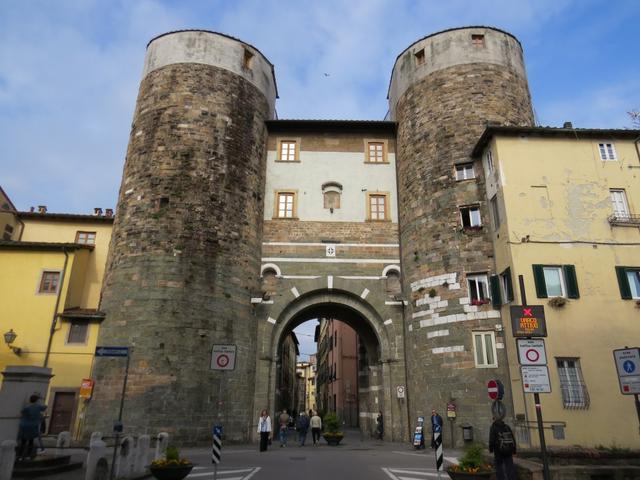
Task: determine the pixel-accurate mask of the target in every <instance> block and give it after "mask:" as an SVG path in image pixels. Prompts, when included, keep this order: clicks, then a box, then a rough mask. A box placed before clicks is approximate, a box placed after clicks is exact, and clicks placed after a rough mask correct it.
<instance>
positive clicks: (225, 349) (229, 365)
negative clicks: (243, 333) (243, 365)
mask: <svg viewBox="0 0 640 480" xmlns="http://www.w3.org/2000/svg"><path fill="white" fill-rule="evenodd" d="M235 366H236V346H235V345H214V346H213V349H212V350H211V369H212V370H233V369H234V368H235Z"/></svg>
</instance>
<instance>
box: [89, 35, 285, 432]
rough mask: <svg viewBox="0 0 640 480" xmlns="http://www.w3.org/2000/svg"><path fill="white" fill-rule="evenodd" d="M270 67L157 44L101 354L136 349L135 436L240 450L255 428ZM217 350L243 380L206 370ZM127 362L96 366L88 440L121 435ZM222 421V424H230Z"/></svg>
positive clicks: (256, 60)
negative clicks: (225, 441) (232, 356)
mask: <svg viewBox="0 0 640 480" xmlns="http://www.w3.org/2000/svg"><path fill="white" fill-rule="evenodd" d="M276 96H277V91H276V83H275V77H274V72H273V66H272V65H271V63H270V62H269V61H268V60H267V59H266V58H265V57H264V56H263V55H262V54H261V53H260V52H259V51H258V50H256V49H255V48H253V47H252V46H250V45H248V44H246V43H244V42H242V41H239V40H237V39H234V38H231V37H227V36H224V35H221V34H217V33H212V32H206V31H179V32H172V33H169V34H165V35H162V36H159V37H157V38H155V39H153V40H152V41H151V42H150V43H149V45H148V48H147V55H146V59H145V66H144V72H143V79H142V82H141V85H140V91H139V96H138V101H137V105H136V110H135V114H134V120H133V125H132V129H131V137H130V141H129V147H128V151H127V158H126V163H125V167H124V172H123V177H122V185H121V187H120V194H119V201H118V215H117V217H116V220H115V223H114V229H113V237H112V239H111V247H110V254H109V260H108V266H107V273H106V277H105V282H104V290H103V298H102V303H101V308H102V309H103V310H104V311H105V312H106V313H107V317H106V320H105V322H104V324H103V325H102V327H101V331H100V339H99V341H98V344H99V345H125V346H133V348H134V352H133V355H132V359H131V373H130V379H129V387H128V394H127V403H126V406H125V415H124V424H125V428H126V429H127V431H135V432H137V433H142V432H144V431H147V432H148V433H156V432H159V431H162V430H164V431H169V432H171V433H172V434H173V435H176V436H177V437H179V438H181V439H182V440H184V441H187V442H188V441H192V442H195V441H204V440H208V439H209V438H210V429H211V425H212V424H214V423H215V422H216V421H221V422H224V423H225V427H226V428H227V431H228V432H229V436H228V438H230V439H231V440H242V439H246V438H248V437H247V436H248V434H249V431H248V427H249V424H252V423H253V418H252V417H253V411H252V409H251V406H252V405H253V388H254V385H255V363H256V362H255V351H256V327H255V322H254V319H253V316H252V313H251V305H250V304H249V302H248V301H246V300H247V298H249V297H250V295H251V292H257V291H260V284H259V272H260V252H261V236H262V216H263V208H264V207H263V205H264V200H263V195H264V185H265V165H266V163H265V162H266V155H265V148H266V138H267V129H266V126H265V120H268V119H271V118H273V116H274V108H275V99H276ZM213 344H234V345H236V347H237V359H238V361H237V363H236V366H235V370H233V371H224V372H220V371H213V370H210V369H209V363H210V358H211V348H212V345H213ZM123 368H124V361H123V360H118V359H103V358H96V362H95V365H94V377H95V378H96V380H97V382H96V391H95V394H94V400H92V402H91V405H90V406H89V407H88V413H87V419H86V424H85V431H86V432H91V431H102V432H110V431H111V427H112V422H113V420H114V419H115V418H117V413H118V406H119V401H120V399H119V398H120V392H121V389H122V378H123V377H122V373H123ZM221 412H224V414H223V415H224V416H223V417H222V418H221V417H220V416H221V415H222V414H221Z"/></svg>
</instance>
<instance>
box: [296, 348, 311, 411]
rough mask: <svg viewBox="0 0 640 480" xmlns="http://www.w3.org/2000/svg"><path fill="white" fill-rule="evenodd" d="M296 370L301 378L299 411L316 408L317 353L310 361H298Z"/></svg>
mask: <svg viewBox="0 0 640 480" xmlns="http://www.w3.org/2000/svg"><path fill="white" fill-rule="evenodd" d="M296 372H297V374H298V376H299V378H300V379H301V388H300V390H299V392H298V395H299V397H298V411H301V410H304V411H305V412H309V410H315V409H316V362H315V355H311V357H310V358H309V361H308V362H298V364H297V365H296Z"/></svg>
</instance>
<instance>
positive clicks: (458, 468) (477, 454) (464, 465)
mask: <svg viewBox="0 0 640 480" xmlns="http://www.w3.org/2000/svg"><path fill="white" fill-rule="evenodd" d="M483 450H484V447H483V445H482V444H481V443H472V444H471V445H469V446H468V447H466V448H465V450H464V453H463V455H462V457H460V462H459V463H458V465H453V466H452V467H450V468H449V470H451V471H453V472H466V473H481V472H490V471H492V470H493V467H492V466H491V465H489V464H488V463H487V462H485V461H484V460H483V458H482V451H483Z"/></svg>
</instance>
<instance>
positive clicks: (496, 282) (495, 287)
mask: <svg viewBox="0 0 640 480" xmlns="http://www.w3.org/2000/svg"><path fill="white" fill-rule="evenodd" d="M489 284H490V287H491V305H493V308H500V307H501V306H502V296H501V295H500V278H498V275H491V277H489Z"/></svg>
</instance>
